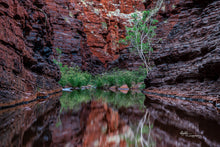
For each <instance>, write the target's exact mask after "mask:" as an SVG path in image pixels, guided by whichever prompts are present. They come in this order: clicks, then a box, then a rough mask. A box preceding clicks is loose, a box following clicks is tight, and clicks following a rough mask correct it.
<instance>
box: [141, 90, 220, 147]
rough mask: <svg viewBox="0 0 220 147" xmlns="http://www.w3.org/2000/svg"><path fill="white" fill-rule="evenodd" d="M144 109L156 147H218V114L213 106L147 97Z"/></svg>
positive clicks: (152, 96) (219, 143)
mask: <svg viewBox="0 0 220 147" xmlns="http://www.w3.org/2000/svg"><path fill="white" fill-rule="evenodd" d="M145 105H146V108H147V109H148V112H149V113H150V115H151V118H152V122H153V124H154V125H153V126H154V127H153V131H152V137H154V138H156V142H157V146H167V147H168V146H213V147H217V146H219V145H220V141H219V137H218V136H219V131H220V122H219V118H220V114H218V113H216V110H215V109H214V108H213V107H212V106H210V105H205V104H201V103H199V102H193V103H192V102H187V101H182V100H176V99H170V98H161V97H157V96H155V95H149V94H148V95H147V96H146V99H145ZM193 135H194V136H193Z"/></svg>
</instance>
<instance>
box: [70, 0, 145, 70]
mask: <svg viewBox="0 0 220 147" xmlns="http://www.w3.org/2000/svg"><path fill="white" fill-rule="evenodd" d="M74 3H75V5H76V8H77V9H78V11H80V13H79V16H78V19H80V20H82V22H83V27H84V29H83V31H84V32H85V33H86V36H87V45H88V48H89V49H90V50H91V52H92V55H93V56H95V57H97V58H98V59H99V60H100V61H101V62H102V63H103V64H104V67H105V68H113V67H123V68H125V67H126V68H129V67H133V66H135V62H134V61H135V60H138V58H137V57H136V58H133V59H131V58H129V52H128V51H127V48H126V46H125V45H120V44H119V43H118V41H119V39H121V38H124V37H125V25H129V21H128V20H129V19H130V18H131V13H133V12H135V11H143V10H145V6H144V3H143V1H142V0H135V1H133V0H117V1H115V0H110V1H108V0H101V1H100V0H74ZM133 63H134V64H133Z"/></svg>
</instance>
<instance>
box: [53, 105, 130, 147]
mask: <svg viewBox="0 0 220 147" xmlns="http://www.w3.org/2000/svg"><path fill="white" fill-rule="evenodd" d="M60 120H61V124H62V125H61V126H59V127H55V126H54V128H52V132H53V141H52V144H51V145H52V146H54V145H58V146H59V145H60V146H85V147H87V146H120V147H124V146H126V140H125V139H129V138H130V139H131V138H133V137H134V134H133V132H132V130H131V128H130V127H129V126H128V125H126V124H125V123H124V121H123V120H121V118H120V117H119V114H118V112H117V111H113V110H112V109H111V108H109V107H108V106H107V104H106V103H102V102H101V101H91V102H89V103H87V104H83V105H82V108H81V110H80V111H77V112H74V110H71V111H67V112H63V113H62V114H61V115H60Z"/></svg>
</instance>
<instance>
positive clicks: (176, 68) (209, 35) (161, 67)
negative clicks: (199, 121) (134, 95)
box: [146, 0, 220, 95]
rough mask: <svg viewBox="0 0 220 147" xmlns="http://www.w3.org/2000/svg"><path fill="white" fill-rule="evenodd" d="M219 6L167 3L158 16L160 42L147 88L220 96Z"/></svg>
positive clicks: (216, 3) (191, 0)
mask: <svg viewBox="0 0 220 147" xmlns="http://www.w3.org/2000/svg"><path fill="white" fill-rule="evenodd" d="M219 7H220V1H218V0H212V1H208V0H206V1H202V2H201V1H197V0H189V1H187V2H185V1H182V0H166V1H165V4H164V6H163V7H162V9H161V11H160V12H159V15H158V17H157V18H158V19H159V21H160V23H159V24H158V33H157V34H158V36H157V38H161V40H160V41H159V43H155V44H154V50H155V52H154V55H153V61H154V63H155V66H154V67H153V69H152V71H151V75H149V76H148V78H149V80H150V83H148V85H147V86H156V87H160V88H161V89H167V90H168V89H172V90H175V89H180V92H181V91H182V92H184V91H190V93H191V94H195V95H207V94H208V95H210V94H212V95H219V94H220V93H219V92H220V89H219V88H220V81H219V80H220V78H219V76H220V34H219V29H220V28H219V27H220V18H219V16H220V10H219ZM178 83H183V84H178ZM185 83H187V84H185ZM146 84H147V81H146ZM149 84H150V85H149ZM177 84H178V85H177ZM163 85H165V86H163ZM172 85H175V86H172ZM162 86H163V87H162Z"/></svg>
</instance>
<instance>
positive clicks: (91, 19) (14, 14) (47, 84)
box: [0, 0, 220, 106]
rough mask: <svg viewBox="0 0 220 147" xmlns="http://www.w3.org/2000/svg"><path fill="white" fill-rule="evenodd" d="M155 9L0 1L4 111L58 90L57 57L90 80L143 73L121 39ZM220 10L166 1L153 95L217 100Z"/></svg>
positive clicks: (123, 3) (190, 1)
mask: <svg viewBox="0 0 220 147" xmlns="http://www.w3.org/2000/svg"><path fill="white" fill-rule="evenodd" d="M153 5H154V1H151V0H147V1H143V0H135V1H134V0H110V1H106V0H65V1H63V0H33V1H31V0H0V22H1V24H0V25H1V27H0V33H1V34H0V53H1V54H2V55H1V56H0V98H1V103H0V106H4V105H8V104H14V103H18V102H23V101H28V100H31V99H33V98H34V97H36V95H42V94H43V92H46V91H47V92H46V93H48V92H49V93H52V92H54V91H59V90H60V86H59V85H58V84H57V81H58V80H59V79H60V72H59V69H58V67H57V66H56V65H55V64H54V63H53V59H54V58H56V59H58V56H59V57H60V60H61V62H63V63H64V64H66V65H69V66H75V65H78V66H80V67H81V68H82V69H83V70H87V71H90V72H93V73H101V72H103V71H105V70H106V69H111V68H114V67H119V68H127V69H134V67H135V68H138V67H139V66H140V65H141V62H140V59H139V58H138V57H137V56H130V53H129V51H128V48H127V46H123V45H120V44H118V40H119V39H120V38H123V37H125V26H126V25H129V19H130V18H131V13H133V12H139V11H143V10H146V9H150V8H151V7H152V6H153ZM219 6H220V1H219V0H212V1H207V0H206V1H203V2H199V1H198V0H187V1H183V0H165V1H164V4H163V6H162V8H161V10H160V11H159V13H158V15H157V19H158V20H159V23H158V30H157V39H156V40H155V41H154V45H153V48H154V53H153V59H152V62H153V64H154V66H153V69H152V71H151V74H150V75H148V77H147V78H146V80H145V84H146V86H147V87H148V90H152V91H157V92H160V91H161V90H162V89H163V91H164V92H168V93H169V94H170V93H171V94H172V93H182V94H183V95H190V96H192V95H197V96H198V95H200V96H207V95H209V96H210V95H212V98H213V96H214V97H215V98H217V97H218V95H219V92H220V89H219V87H220V86H219V83H220V78H219V75H220V47H219V46H220V43H219V42H220V34H219V27H220V21H219V20H220V17H219V16H220V15H219V14H220V9H219ZM158 40H159V41H158ZM56 48H59V49H61V51H62V54H61V55H58V54H57V53H56ZM51 89H56V90H51ZM43 95H44V94H43Z"/></svg>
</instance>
